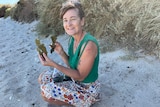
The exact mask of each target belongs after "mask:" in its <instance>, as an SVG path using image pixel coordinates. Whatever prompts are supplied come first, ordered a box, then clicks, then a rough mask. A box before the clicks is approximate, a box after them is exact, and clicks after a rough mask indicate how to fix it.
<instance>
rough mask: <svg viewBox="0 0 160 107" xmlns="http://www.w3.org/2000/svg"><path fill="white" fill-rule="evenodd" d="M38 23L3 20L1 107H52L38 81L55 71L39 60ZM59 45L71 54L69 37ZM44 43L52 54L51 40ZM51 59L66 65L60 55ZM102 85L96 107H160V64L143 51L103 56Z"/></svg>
mask: <svg viewBox="0 0 160 107" xmlns="http://www.w3.org/2000/svg"><path fill="white" fill-rule="evenodd" d="M37 23H38V22H37V21H34V22H32V23H30V24H22V23H19V22H16V21H13V20H12V19H11V18H6V19H4V18H0V49H1V50H0V56H1V58H0V85H1V87H0V96H1V98H0V107H48V103H46V102H45V101H43V100H42V98H41V96H40V88H39V84H38V81H37V78H38V76H39V74H40V73H41V72H42V71H44V70H48V69H49V70H52V68H49V67H44V66H42V65H41V64H40V61H39V59H38V56H37V51H36V45H35V39H36V38H37V36H38V35H37V33H36V32H35V26H36V24H37ZM58 41H59V42H60V43H61V44H62V45H63V46H64V49H65V50H67V45H68V36H66V35H62V36H59V37H58ZM42 42H43V43H44V44H45V45H46V47H47V50H48V52H49V44H50V43H51V41H50V39H43V40H42ZM48 56H49V57H51V58H52V59H53V60H55V61H56V62H58V63H62V61H61V59H60V57H59V56H58V55H57V54H56V53H53V54H50V53H48ZM99 81H100V83H101V85H102V86H101V101H99V102H97V103H96V104H94V105H93V107H160V60H158V59H157V58H156V57H154V56H149V55H145V54H144V53H143V51H142V50H140V51H137V52H136V53H135V54H134V55H132V54H131V53H129V52H128V51H125V50H124V49H119V50H116V51H113V52H106V53H101V55H100V64H99ZM52 107H58V106H54V105H53V106H52Z"/></svg>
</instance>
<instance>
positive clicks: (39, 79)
mask: <svg viewBox="0 0 160 107" xmlns="http://www.w3.org/2000/svg"><path fill="white" fill-rule="evenodd" d="M45 72H46V71H44V72H42V73H41V74H40V75H39V77H38V83H39V84H42V77H43V74H44V73H45Z"/></svg>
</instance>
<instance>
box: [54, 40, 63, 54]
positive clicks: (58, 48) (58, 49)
mask: <svg viewBox="0 0 160 107" xmlns="http://www.w3.org/2000/svg"><path fill="white" fill-rule="evenodd" d="M54 51H55V52H56V53H58V54H59V55H61V54H62V53H63V51H64V50H63V47H62V45H61V44H60V43H59V42H55V48H54Z"/></svg>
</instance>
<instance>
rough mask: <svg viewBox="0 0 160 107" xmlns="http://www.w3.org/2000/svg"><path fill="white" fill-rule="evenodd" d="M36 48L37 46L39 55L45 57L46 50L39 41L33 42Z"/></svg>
mask: <svg viewBox="0 0 160 107" xmlns="http://www.w3.org/2000/svg"><path fill="white" fill-rule="evenodd" d="M35 43H36V46H37V51H38V53H39V54H40V55H43V53H45V54H46V55H47V50H46V47H45V45H44V44H41V42H40V40H39V39H36V40H35Z"/></svg>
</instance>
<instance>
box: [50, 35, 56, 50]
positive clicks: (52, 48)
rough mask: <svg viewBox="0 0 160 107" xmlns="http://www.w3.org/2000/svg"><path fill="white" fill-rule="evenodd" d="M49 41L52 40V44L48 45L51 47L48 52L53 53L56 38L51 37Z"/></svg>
mask: <svg viewBox="0 0 160 107" xmlns="http://www.w3.org/2000/svg"><path fill="white" fill-rule="evenodd" d="M51 40H52V44H51V45H50V46H51V50H50V52H51V53H53V51H54V48H55V42H56V40H57V37H56V36H51Z"/></svg>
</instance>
